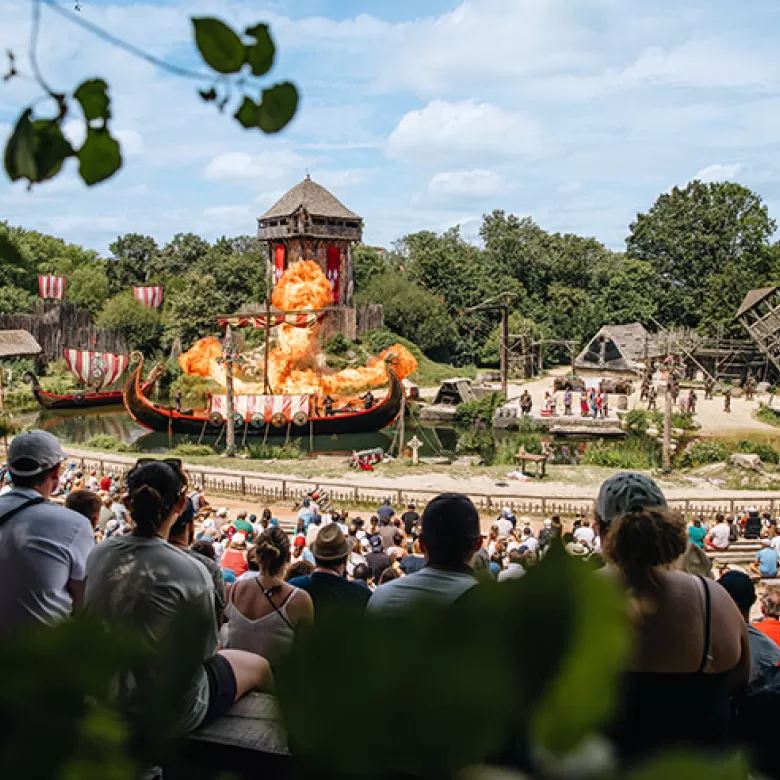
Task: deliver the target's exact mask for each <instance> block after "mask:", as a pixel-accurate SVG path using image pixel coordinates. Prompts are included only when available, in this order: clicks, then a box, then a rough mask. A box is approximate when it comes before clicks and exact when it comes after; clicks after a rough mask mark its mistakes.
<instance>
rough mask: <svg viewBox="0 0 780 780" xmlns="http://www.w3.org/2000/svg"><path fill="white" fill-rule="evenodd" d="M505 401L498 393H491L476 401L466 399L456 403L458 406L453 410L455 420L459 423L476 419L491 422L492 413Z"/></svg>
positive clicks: (471, 421)
mask: <svg viewBox="0 0 780 780" xmlns="http://www.w3.org/2000/svg"><path fill="white" fill-rule="evenodd" d="M505 402H506V399H505V398H504V396H502V395H501V394H500V393H491V394H490V395H486V396H485V397H484V398H479V399H478V400H476V401H466V402H465V403H462V404H458V408H457V409H456V410H455V420H456V422H459V423H473V422H476V421H479V422H483V423H486V424H487V423H492V422H493V413H494V412H495V411H496V409H497V408H498V407H499V406H501V404H503V403H505Z"/></svg>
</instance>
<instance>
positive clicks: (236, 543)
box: [220, 531, 249, 577]
mask: <svg viewBox="0 0 780 780" xmlns="http://www.w3.org/2000/svg"><path fill="white" fill-rule="evenodd" d="M220 563H221V565H222V568H223V569H230V570H231V571H232V572H233V573H234V574H235V575H236V577H240V576H241V575H242V574H243V573H244V572H245V571H247V570H248V569H249V563H248V562H247V559H246V536H244V534H243V533H242V532H241V531H239V532H238V533H235V534H233V538H232V539H231V540H230V544H229V547H228V549H227V550H225V552H224V553H223V554H222V560H221V561H220Z"/></svg>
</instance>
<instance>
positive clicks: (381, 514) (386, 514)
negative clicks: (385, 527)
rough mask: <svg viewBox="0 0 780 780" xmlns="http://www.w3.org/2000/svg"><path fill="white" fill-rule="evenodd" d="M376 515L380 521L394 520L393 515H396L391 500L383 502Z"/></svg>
mask: <svg viewBox="0 0 780 780" xmlns="http://www.w3.org/2000/svg"><path fill="white" fill-rule="evenodd" d="M376 514H377V517H378V518H379V519H380V520H391V519H392V518H393V515H395V509H393V507H392V505H391V504H390V499H389V498H385V499H383V500H382V506H380V507H379V509H377V510H376Z"/></svg>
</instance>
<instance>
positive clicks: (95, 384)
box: [24, 349, 129, 409]
mask: <svg viewBox="0 0 780 780" xmlns="http://www.w3.org/2000/svg"><path fill="white" fill-rule="evenodd" d="M64 357H65V362H66V364H67V366H68V369H69V370H70V372H71V373H72V374H73V376H74V377H76V379H77V380H78V381H79V382H81V383H82V384H84V386H85V389H84V390H80V391H78V392H76V393H70V394H67V395H59V394H57V393H49V392H47V391H46V390H44V389H43V388H42V387H41V383H40V380H39V379H38V377H37V376H36V375H35V374H33V373H31V372H27V373H26V374H25V375H24V379H25V381H26V382H28V383H29V384H31V385H32V392H33V395H34V396H35V398H36V400H37V401H38V403H39V404H40V405H41V406H42V407H43V408H44V409H91V408H95V407H99V406H112V405H114V406H116V405H118V404H121V403H122V391H121V390H105V388H107V387H111V386H112V385H114V384H116V382H117V381H119V378H120V377H121V376H122V374H124V372H125V371H126V370H127V366H128V363H129V359H128V356H127V355H114V354H112V353H110V352H93V351H91V350H83V349H66V350H65V351H64Z"/></svg>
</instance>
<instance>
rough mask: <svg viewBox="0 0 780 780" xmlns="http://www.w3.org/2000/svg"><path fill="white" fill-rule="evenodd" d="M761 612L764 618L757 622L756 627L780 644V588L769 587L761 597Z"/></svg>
mask: <svg viewBox="0 0 780 780" xmlns="http://www.w3.org/2000/svg"><path fill="white" fill-rule="evenodd" d="M761 614H762V615H763V616H764V619H763V620H761V621H759V622H758V623H755V626H756V628H757V629H758V630H759V631H760V632H761V633H762V634H765V635H766V636H768V637H769V638H770V639H771V640H772V641H773V642H774V643H775V644H777V645H780V588H778V587H777V586H775V587H771V588H767V591H766V593H765V594H764V596H763V597H762V599H761Z"/></svg>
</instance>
